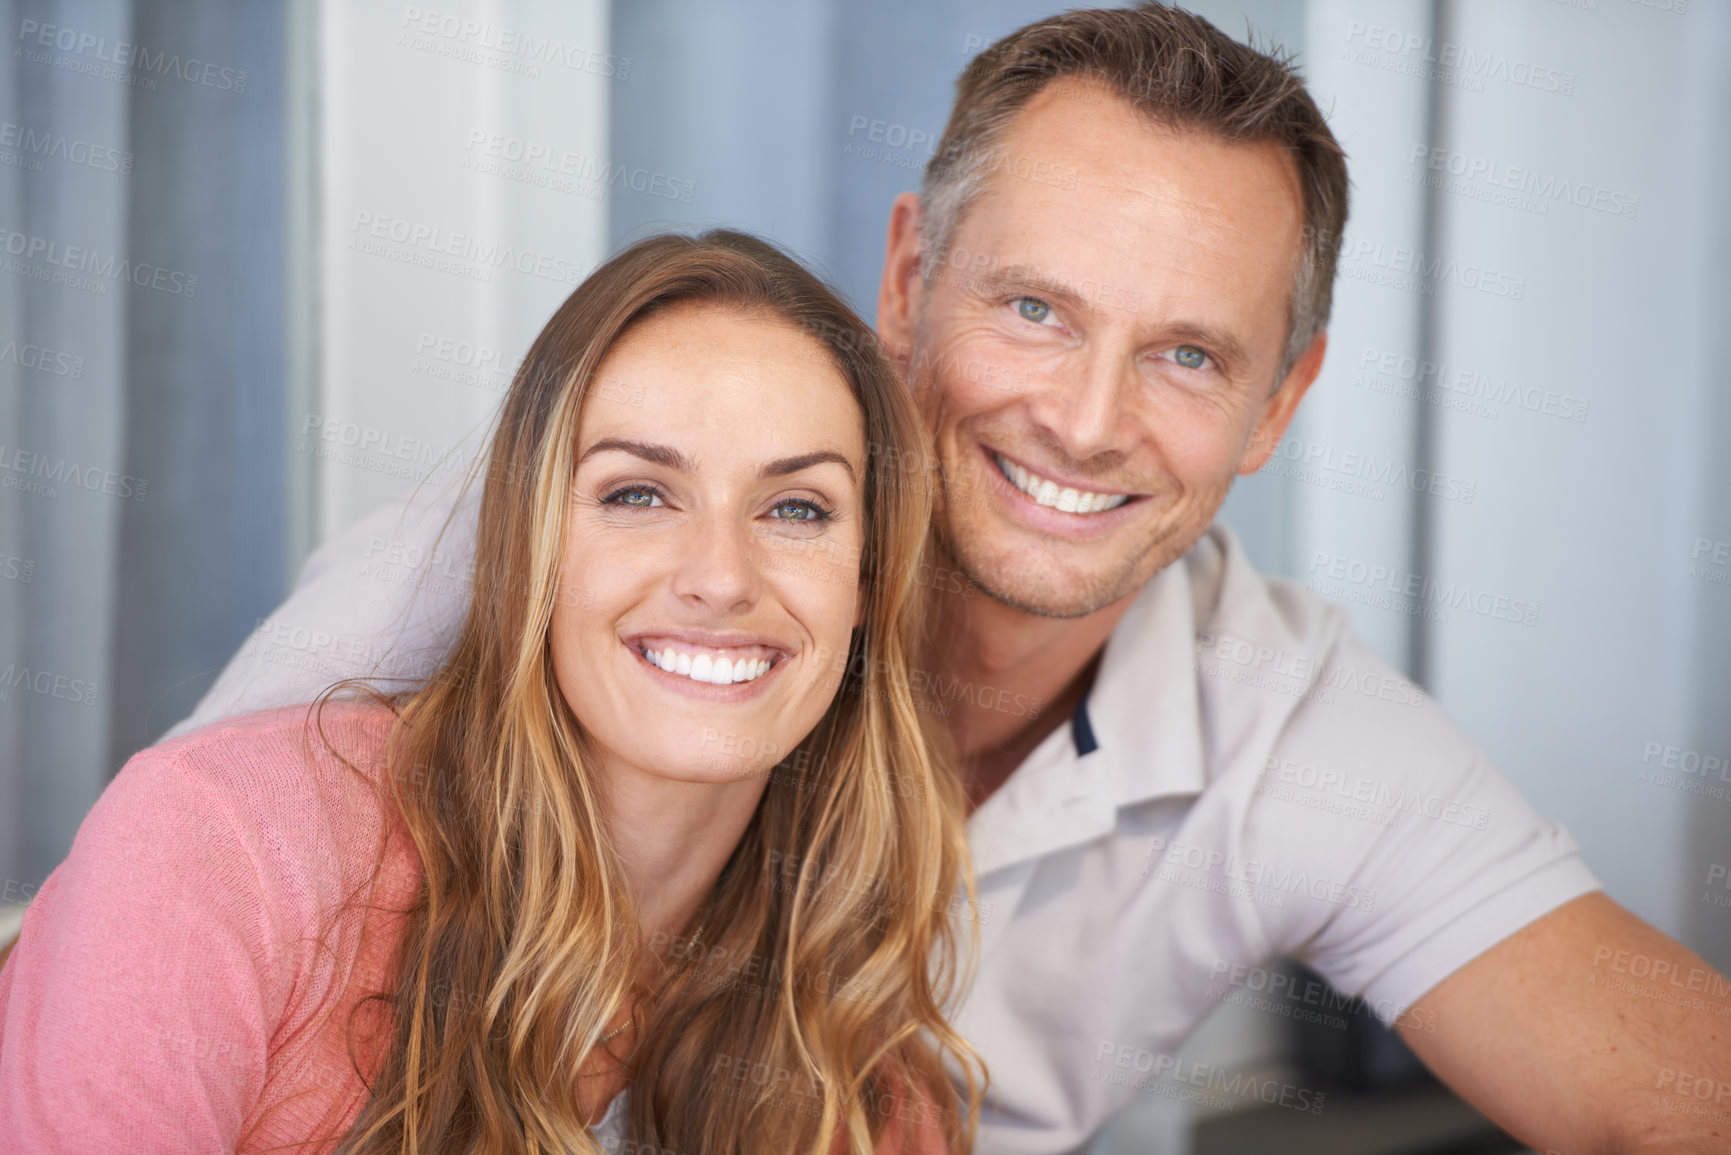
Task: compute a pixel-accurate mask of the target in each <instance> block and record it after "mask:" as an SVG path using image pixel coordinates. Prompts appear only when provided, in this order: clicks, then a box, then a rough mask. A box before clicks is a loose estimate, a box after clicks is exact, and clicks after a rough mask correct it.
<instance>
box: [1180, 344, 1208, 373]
mask: <svg viewBox="0 0 1731 1155" xmlns="http://www.w3.org/2000/svg"><path fill="white" fill-rule="evenodd" d="M1172 359H1173V360H1174V361H1176V362H1178V364H1180V365H1182V366H1184V368H1186V369H1201V368H1203V367H1205V366H1206V365H1207V364H1208V354H1206V353H1204V352H1203V351H1202V350H1200V349H1198V348H1197V347H1196V346H1194V345H1180V346H1178V348H1176V349H1174V350H1172Z"/></svg>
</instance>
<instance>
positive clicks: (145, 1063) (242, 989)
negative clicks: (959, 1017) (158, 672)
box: [0, 703, 944, 1155]
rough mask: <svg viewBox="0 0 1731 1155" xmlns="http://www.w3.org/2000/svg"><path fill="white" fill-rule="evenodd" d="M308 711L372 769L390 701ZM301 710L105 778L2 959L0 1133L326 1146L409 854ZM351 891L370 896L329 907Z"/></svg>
mask: <svg viewBox="0 0 1731 1155" xmlns="http://www.w3.org/2000/svg"><path fill="white" fill-rule="evenodd" d="M323 716H324V729H325V733H326V735H327V736H328V737H329V738H330V740H331V742H332V743H333V744H334V745H335V746H336V747H337V749H339V750H341V751H342V752H343V754H344V755H345V756H346V757H347V758H348V759H349V761H351V762H353V763H354V764H355V765H356V766H357V767H359V768H360V769H361V770H362V771H370V770H372V769H374V766H373V764H374V762H375V760H376V757H377V755H378V753H379V751H380V749H381V747H382V745H383V742H384V738H385V734H386V731H387V730H388V728H389V724H390V720H391V715H390V713H389V711H387V710H385V709H383V708H382V707H378V706H361V705H357V704H353V703H331V704H330V705H329V706H327V707H326V708H325V710H324V715H323ZM307 717H308V710H307V707H305V706H292V707H288V708H286V709H281V710H272V711H269V712H266V713H262V714H253V715H250V716H247V717H243V718H236V719H231V720H229V721H225V722H220V723H217V724H215V725H212V726H209V727H207V728H205V729H203V730H199V731H196V732H195V733H192V734H188V735H186V736H185V737H183V738H179V739H176V740H174V741H172V742H165V743H163V744H162V745H160V746H156V747H153V748H151V749H149V750H146V751H144V752H143V753H141V754H139V755H138V756H137V757H135V758H133V759H132V760H131V761H130V762H128V763H127V764H126V766H125V767H124V768H122V770H121V771H120V773H119V774H118V775H116V776H115V779H114V781H113V782H111V783H109V786H108V789H107V790H104V791H103V793H102V797H101V798H99V799H98V800H97V802H96V805H95V806H94V807H92V808H91V811H90V813H89V815H88V816H86V818H85V820H84V825H83V826H81V827H80V828H79V831H78V837H77V839H76V840H75V841H74V842H73V844H72V853H71V854H70V855H68V856H67V859H66V861H65V862H63V863H61V864H60V867H59V869H57V870H55V872H54V873H53V874H51V875H49V877H48V880H47V881H46V882H44V883H43V884H42V889H41V890H40V891H39V892H38V893H37V895H36V898H35V901H33V902H32V903H31V904H30V909H29V910H28V911H27V912H26V914H25V916H24V929H23V932H22V934H21V935H20V938H19V942H18V946H17V949H15V950H14V951H13V952H12V956H11V957H10V958H9V959H8V960H7V962H6V966H5V969H4V970H0V1149H4V1150H5V1151H7V1152H11V1151H18V1152H29V1153H30V1155H37V1153H39V1152H78V1153H79V1155H85V1153H96V1152H125V1153H127V1155H142V1153H146V1152H173V1153H175V1155H182V1153H185V1155H192V1153H195V1152H227V1151H242V1152H262V1151H266V1150H272V1149H274V1150H279V1151H289V1152H296V1153H310V1152H323V1151H329V1150H330V1148H331V1147H332V1146H333V1145H334V1143H335V1140H336V1139H337V1138H338V1137H340V1136H341V1135H342V1134H343V1133H344V1132H345V1131H346V1130H347V1129H348V1127H349V1125H350V1124H351V1123H352V1122H353V1121H354V1119H355V1116H356V1115H357V1114H358V1113H359V1112H360V1109H361V1107H362V1106H363V1105H364V1104H365V1102H366V1095H367V1091H366V1087H365V1086H364V1084H363V1083H362V1081H361V1077H360V1074H359V1072H358V1071H357V1069H356V1062H355V1061H354V1060H351V1058H350V1055H349V1051H348V1038H347V1032H345V1030H344V1024H345V1022H350V1021H351V1012H355V1013H354V1015H353V1019H352V1023H353V1027H354V1034H355V1038H356V1040H357V1042H358V1045H359V1048H360V1054H359V1056H358V1059H359V1062H360V1065H361V1066H362V1067H364V1068H366V1069H367V1070H368V1072H369V1073H370V1072H371V1070H372V1069H373V1064H374V1063H375V1062H376V1056H377V1054H378V1051H377V1047H378V1046H379V1045H380V1044H382V1043H388V1041H389V1040H388V1038H387V1037H386V1033H385V1030H384V1028H385V1026H386V1025H387V1020H386V1018H385V1017H384V1016H381V1015H379V1014H377V1013H375V1012H376V1011H377V1007H378V1004H376V1003H375V1004H368V1005H367V1006H366V1007H365V1008H363V1009H362V1010H361V1011H359V1012H356V1007H357V1004H358V1003H359V1002H360V1000H361V999H362V998H363V997H364V996H365V995H366V994H369V993H377V992H382V991H385V990H388V989H389V988H390V987H391V985H392V983H391V979H392V977H393V976H392V975H391V974H390V966H391V963H392V955H393V953H394V950H395V947H396V945H397V942H398V940H399V938H400V936H401V933H402V929H403V928H402V919H401V917H400V914H398V913H396V912H400V911H401V910H402V909H404V907H405V906H406V905H407V903H408V902H409V901H410V900H411V899H412V898H413V896H414V892H415V889H416V887H417V885H418V884H419V882H420V861H419V859H418V857H417V856H416V853H415V850H414V847H413V845H412V844H411V843H410V842H409V841H408V838H407V836H406V835H405V834H404V832H403V831H402V829H401V827H400V825H398V824H393V827H392V831H391V835H390V838H389V841H388V842H387V843H386V844H385V845H384V847H383V853H384V857H383V860H382V866H381V868H380V869H379V871H378V872H377V876H376V878H375V875H374V864H375V862H379V861H380V860H379V858H378V855H379V853H380V850H381V846H380V838H381V835H382V833H383V823H382V813H381V810H380V808H379V804H378V797H377V795H376V794H375V793H374V789H373V785H372V783H373V778H372V777H371V774H370V773H369V774H368V776H367V777H366V778H364V779H363V778H362V777H361V776H360V775H358V774H356V773H355V772H354V771H353V770H351V769H349V768H348V767H346V766H344V765H343V764H342V763H341V762H339V761H338V760H337V759H336V758H335V757H333V756H332V754H331V753H330V751H329V750H327V749H326V748H325V747H324V745H323V743H321V742H319V741H318V739H317V737H316V735H312V736H309V729H308V726H307ZM369 884H370V887H371V889H370V893H364V892H366V891H367V890H368V887H369ZM355 895H360V896H361V897H363V898H365V899H366V900H367V901H366V905H367V906H368V907H369V910H368V911H367V912H366V913H359V912H357V908H356V906H355V905H354V904H351V905H350V908H349V909H350V910H351V912H352V913H351V914H350V915H348V916H346V917H344V918H342V919H341V920H340V921H334V922H333V920H332V917H331V912H333V911H336V910H338V909H339V908H341V907H342V906H343V903H344V900H345V899H347V898H349V897H351V896H355ZM321 939H322V941H323V944H324V948H325V949H322V950H321V949H316V947H317V944H318V943H319V942H320V941H321ZM892 1104H893V1106H894V1107H895V1108H896V1110H895V1112H894V1114H895V1115H899V1116H900V1117H901V1118H902V1119H904V1120H909V1119H911V1120H921V1119H924V1118H925V1117H926V1115H925V1111H924V1106H925V1105H924V1104H922V1103H913V1104H908V1106H909V1107H911V1108H916V1109H915V1110H911V1111H903V1110H901V1109H900V1108H901V1107H902V1106H903V1104H902V1102H901V1101H900V1100H899V1099H897V1100H892ZM941 1136H942V1132H941V1130H940V1129H939V1128H938V1127H937V1126H936V1125H935V1124H932V1125H925V1126H921V1125H919V1124H918V1123H917V1122H916V1123H915V1124H914V1125H912V1126H907V1125H904V1126H901V1127H897V1126H892V1127H890V1128H889V1130H888V1131H887V1132H886V1133H885V1135H884V1137H883V1139H882V1140H881V1141H880V1143H879V1145H878V1149H877V1150H878V1155H897V1153H907V1155H915V1153H920V1155H932V1153H939V1152H942V1151H943V1150H944V1143H943V1140H942V1137H941ZM845 1146H846V1145H845V1144H844V1143H843V1142H842V1141H841V1137H840V1136H838V1137H837V1143H836V1150H838V1151H841V1150H844V1149H845Z"/></svg>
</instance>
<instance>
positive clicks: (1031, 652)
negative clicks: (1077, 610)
mask: <svg viewBox="0 0 1731 1155" xmlns="http://www.w3.org/2000/svg"><path fill="white" fill-rule="evenodd" d="M1135 597H1136V595H1135V594H1131V595H1129V596H1127V597H1124V598H1121V599H1119V600H1118V601H1116V602H1113V603H1112V604H1111V605H1108V606H1104V607H1102V608H1101V609H1098V610H1095V611H1094V612H1093V613H1091V614H1087V615H1086V616H1084V617H1079V618H1047V617H1040V616H1038V615H1036V614H1030V613H1027V612H1025V611H1023V610H1019V609H1016V608H1014V607H1012V606H1007V605H1005V604H1004V603H1002V602H1000V601H997V600H996V599H994V598H991V597H988V596H986V594H985V593H983V592H982V591H981V590H979V589H977V588H974V587H968V588H967V589H965V590H962V591H955V590H949V589H941V590H940V591H939V592H938V593H936V594H935V595H934V596H933V597H932V599H931V600H930V602H929V603H928V604H929V610H928V613H927V620H926V648H925V653H926V659H925V660H926V664H927V666H928V668H929V669H930V672H931V674H932V677H930V678H929V679H927V684H928V685H929V686H931V687H932V688H933V690H934V692H935V693H936V694H937V696H938V702H937V705H938V707H939V709H940V711H941V712H942V713H943V716H944V718H945V721H946V724H947V725H948V727H949V731H950V736H951V738H952V739H953V740H954V742H955V746H956V753H957V755H958V757H959V760H960V766H959V767H958V769H959V770H960V773H961V775H962V782H963V785H964V786H965V787H966V789H967V793H968V806H969V809H970V810H972V809H974V808H976V807H978V806H979V805H980V804H981V803H983V802H984V801H985V800H986V799H987V798H989V797H991V795H992V794H993V792H994V791H996V790H997V789H998V787H1000V786H1002V785H1003V784H1004V782H1005V781H1006V780H1008V778H1009V777H1010V774H1011V773H1012V772H1013V771H1014V770H1015V769H1016V767H1017V766H1019V765H1021V763H1022V760H1023V759H1024V758H1026V757H1027V756H1028V755H1029V754H1030V753H1032V752H1033V750H1034V748H1035V747H1036V746H1038V745H1039V744H1040V743H1041V742H1042V741H1044V740H1045V738H1046V736H1047V735H1049V734H1050V733H1051V732H1052V731H1053V730H1055V729H1057V728H1058V727H1059V726H1060V725H1062V724H1064V723H1065V722H1067V721H1068V720H1069V718H1070V716H1071V714H1072V713H1073V712H1074V711H1075V709H1076V704H1077V702H1078V701H1080V700H1081V698H1082V695H1083V694H1085V693H1086V692H1087V690H1088V686H1089V683H1090V682H1091V681H1092V679H1093V674H1094V669H1095V667H1096V665H1097V664H1098V662H1097V659H1098V658H1099V656H1100V652H1101V650H1102V649H1103V648H1104V647H1105V645H1106V639H1107V638H1108V637H1110V636H1111V634H1112V629H1113V627H1115V626H1116V625H1117V624H1118V620H1119V619H1120V618H1122V617H1123V616H1124V612H1125V611H1126V610H1128V609H1129V608H1130V603H1131V602H1133V601H1134V600H1135Z"/></svg>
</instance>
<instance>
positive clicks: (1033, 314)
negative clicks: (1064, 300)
mask: <svg viewBox="0 0 1731 1155" xmlns="http://www.w3.org/2000/svg"><path fill="white" fill-rule="evenodd" d="M1016 312H1017V313H1020V314H1021V316H1022V320H1024V321H1032V322H1033V323H1034V324H1036V325H1038V324H1041V323H1042V322H1044V321H1045V320H1046V318H1047V317H1050V316H1051V315H1052V306H1050V305H1048V304H1046V302H1044V301H1042V300H1040V299H1039V298H1038V297H1017V298H1016Z"/></svg>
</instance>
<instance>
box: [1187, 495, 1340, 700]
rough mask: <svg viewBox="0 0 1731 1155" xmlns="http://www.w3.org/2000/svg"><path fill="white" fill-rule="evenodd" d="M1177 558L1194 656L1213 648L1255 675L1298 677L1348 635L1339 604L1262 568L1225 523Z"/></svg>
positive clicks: (1306, 676) (1310, 671)
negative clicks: (1188, 603)
mask: <svg viewBox="0 0 1731 1155" xmlns="http://www.w3.org/2000/svg"><path fill="white" fill-rule="evenodd" d="M1181 564H1182V565H1183V567H1184V576H1185V580H1186V582H1187V584H1188V586H1189V590H1190V595H1191V604H1192V607H1193V620H1194V622H1195V647H1196V653H1197V656H1198V657H1199V658H1200V657H1202V656H1203V655H1204V654H1207V653H1210V652H1213V654H1214V656H1215V657H1216V658H1217V659H1218V660H1221V661H1225V662H1229V663H1234V664H1237V665H1241V666H1247V667H1248V668H1249V669H1250V670H1251V671H1252V672H1253V673H1256V674H1258V675H1269V674H1274V675H1278V676H1279V677H1281V678H1283V679H1288V680H1293V681H1299V682H1304V681H1308V680H1309V678H1310V676H1311V675H1313V674H1315V673H1317V672H1319V671H1320V670H1321V669H1322V668H1323V667H1324V666H1325V665H1326V664H1327V663H1328V662H1329V661H1330V660H1331V659H1332V658H1333V657H1334V656H1335V655H1336V654H1337V653H1338V652H1339V651H1340V650H1341V649H1342V647H1343V645H1344V644H1345V643H1347V642H1348V641H1349V640H1350V639H1351V637H1352V619H1351V617H1350V615H1348V614H1347V612H1346V611H1345V610H1343V609H1342V608H1341V607H1339V606H1337V605H1335V604H1333V603H1332V602H1330V601H1328V600H1327V599H1325V598H1323V597H1321V596H1319V595H1318V594H1316V593H1315V592H1314V591H1312V590H1309V589H1306V588H1305V587H1304V586H1302V585H1300V584H1299V583H1297V582H1295V581H1292V580H1290V579H1288V578H1283V577H1275V576H1270V575H1268V574H1264V573H1262V572H1261V571H1260V570H1258V569H1257V568H1256V567H1255V565H1253V564H1252V563H1251V560H1250V557H1249V555H1248V554H1247V553H1246V552H1245V550H1244V547H1243V545H1242V544H1240V542H1239V541H1238V538H1237V536H1236V535H1234V534H1233V532H1232V531H1231V530H1230V529H1228V528H1226V527H1225V526H1222V525H1215V526H1213V527H1212V528H1210V529H1209V530H1208V532H1207V533H1205V534H1204V535H1203V536H1202V537H1201V538H1200V539H1199V540H1198V541H1197V543H1196V544H1195V545H1194V546H1192V547H1191V548H1190V550H1189V552H1187V553H1186V554H1185V555H1184V559H1183V561H1182V563H1181ZM1202 672H1204V671H1201V670H1200V669H1199V670H1198V673H1202Z"/></svg>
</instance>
